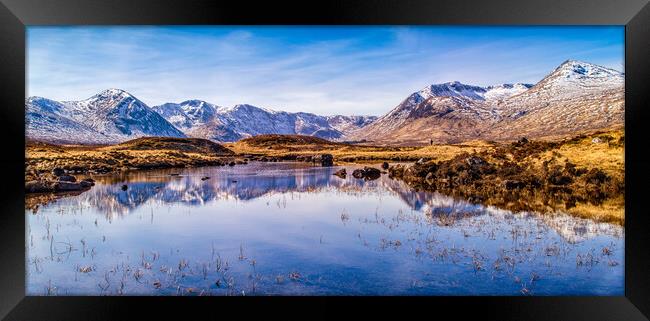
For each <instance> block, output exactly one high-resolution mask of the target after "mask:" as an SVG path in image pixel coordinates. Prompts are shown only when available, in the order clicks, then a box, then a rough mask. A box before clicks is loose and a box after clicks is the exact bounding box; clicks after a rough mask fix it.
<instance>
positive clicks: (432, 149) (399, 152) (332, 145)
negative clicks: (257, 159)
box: [225, 135, 496, 162]
mask: <svg viewBox="0 0 650 321" xmlns="http://www.w3.org/2000/svg"><path fill="white" fill-rule="evenodd" d="M225 146H226V147H228V148H230V149H232V150H233V151H235V152H236V153H237V154H240V155H260V156H265V157H274V158H279V159H295V158H296V157H301V156H314V155H320V154H325V153H327V154H332V155H333V156H334V159H335V161H337V162H365V161H416V160H419V159H420V158H424V159H427V160H445V159H450V158H452V157H454V156H455V155H458V154H460V153H463V152H474V151H483V150H487V149H493V148H494V147H495V146H496V145H495V144H492V143H487V142H481V141H474V142H466V143H463V144H454V145H432V146H424V147H391V146H371V145H361V144H346V143H337V142H330V141H327V140H324V139H321V138H316V137H311V136H302V135H259V136H255V137H251V138H246V139H243V140H240V141H238V142H236V143H231V144H226V145H225Z"/></svg>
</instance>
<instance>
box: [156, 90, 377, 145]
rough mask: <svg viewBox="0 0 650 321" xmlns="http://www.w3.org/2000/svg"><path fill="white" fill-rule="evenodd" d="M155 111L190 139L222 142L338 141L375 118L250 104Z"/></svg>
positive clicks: (194, 104) (195, 104) (196, 104)
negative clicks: (258, 138)
mask: <svg viewBox="0 0 650 321" xmlns="http://www.w3.org/2000/svg"><path fill="white" fill-rule="evenodd" d="M153 109H154V110H156V111H157V112H158V113H159V114H160V115H162V116H163V117H165V118H166V119H167V120H168V121H169V122H171V123H172V124H174V125H175V126H176V127H177V128H179V129H180V130H182V131H183V132H184V133H185V134H187V135H188V136H192V137H201V138H207V139H212V140H216V141H221V142H232V141H237V140H239V139H242V138H246V137H251V136H255V135H261V134H300V135H309V136H316V137H320V138H325V139H330V140H339V139H341V138H342V137H343V136H344V135H345V134H346V133H348V132H351V131H353V130H356V129H359V128H362V127H364V126H366V125H368V124H369V123H370V122H371V121H372V120H374V119H375V118H376V117H373V116H340V115H337V116H319V115H315V114H311V113H302V112H299V113H289V112H285V111H274V110H270V109H266V108H261V107H256V106H252V105H248V104H239V105H235V106H232V107H219V106H216V105H213V104H210V103H207V102H204V101H199V100H190V101H185V102H182V103H180V104H174V103H167V104H163V105H160V106H155V107H153Z"/></svg>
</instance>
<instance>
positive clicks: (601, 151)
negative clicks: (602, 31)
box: [25, 130, 625, 224]
mask: <svg viewBox="0 0 650 321" xmlns="http://www.w3.org/2000/svg"><path fill="white" fill-rule="evenodd" d="M624 145H625V137H624V132H623V130H610V131H604V132H597V133H591V134H583V135H579V136H575V137H569V138H563V139H557V140H552V141H549V140H547V141H528V140H525V139H522V140H520V141H518V142H513V143H497V142H482V141H475V142H465V143H462V144H450V145H431V146H424V147H384V146H368V145H355V144H345V143H338V142H330V141H327V140H324V139H320V138H315V137H310V136H297V135H260V136H256V137H252V138H247V139H243V140H241V141H239V142H236V143H229V144H224V145H221V144H218V143H215V142H212V141H208V140H204V139H185V138H182V139H181V138H160V137H158V138H140V139H135V140H131V141H128V142H125V143H122V144H117V145H111V146H59V145H51V144H45V143H37V142H30V143H28V144H27V145H26V147H25V156H26V159H25V181H26V182H27V181H30V180H47V179H53V178H52V177H49V176H51V175H50V174H49V173H50V172H51V171H52V170H53V169H55V168H59V169H64V170H66V171H67V172H71V173H106V172H112V171H121V170H129V169H153V168H171V167H198V166H215V165H225V164H231V163H232V164H235V162H239V163H243V162H244V160H245V159H250V160H262V161H281V160H301V161H310V160H311V159H312V157H314V156H320V155H322V154H331V155H333V157H334V162H335V163H346V162H357V163H362V162H377V161H388V162H391V163H395V162H400V163H402V162H410V163H412V165H395V166H392V167H391V168H390V173H391V176H393V177H395V178H398V179H402V180H404V181H406V182H407V183H409V184H410V185H411V186H413V187H415V188H417V189H422V190H430V191H439V192H442V193H444V194H448V195H455V196H459V197H463V198H465V199H468V200H470V201H472V202H476V203H481V204H486V205H494V206H497V207H500V208H505V209H509V210H513V211H524V210H527V211H539V212H543V213H546V212H553V211H562V212H567V213H570V214H573V215H576V216H580V217H585V218H590V219H595V220H598V221H607V222H615V223H619V224H623V223H624V221H625V213H624V190H625V186H624V168H625V166H624ZM48 175H49V176H48Z"/></svg>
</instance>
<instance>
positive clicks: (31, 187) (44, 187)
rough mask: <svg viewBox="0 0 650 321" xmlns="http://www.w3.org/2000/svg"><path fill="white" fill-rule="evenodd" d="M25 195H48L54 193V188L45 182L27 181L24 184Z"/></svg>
mask: <svg viewBox="0 0 650 321" xmlns="http://www.w3.org/2000/svg"><path fill="white" fill-rule="evenodd" d="M25 192H26V193H49V192H54V186H52V184H51V183H50V182H47V181H37V180H33V181H28V182H25Z"/></svg>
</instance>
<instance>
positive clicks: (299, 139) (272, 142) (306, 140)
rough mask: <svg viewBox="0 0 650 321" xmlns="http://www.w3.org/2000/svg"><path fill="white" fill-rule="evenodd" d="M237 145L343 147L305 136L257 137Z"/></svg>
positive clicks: (246, 139) (276, 135) (269, 135)
mask: <svg viewBox="0 0 650 321" xmlns="http://www.w3.org/2000/svg"><path fill="white" fill-rule="evenodd" d="M238 143H241V144H247V145H249V146H254V147H276V146H287V145H318V146H337V147H338V146H343V145H345V144H342V143H337V142H331V141H328V140H325V139H322V138H319V137H313V136H305V135H278V134H268V135H258V136H253V137H250V138H245V139H242V140H240V141H239V142H238Z"/></svg>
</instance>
